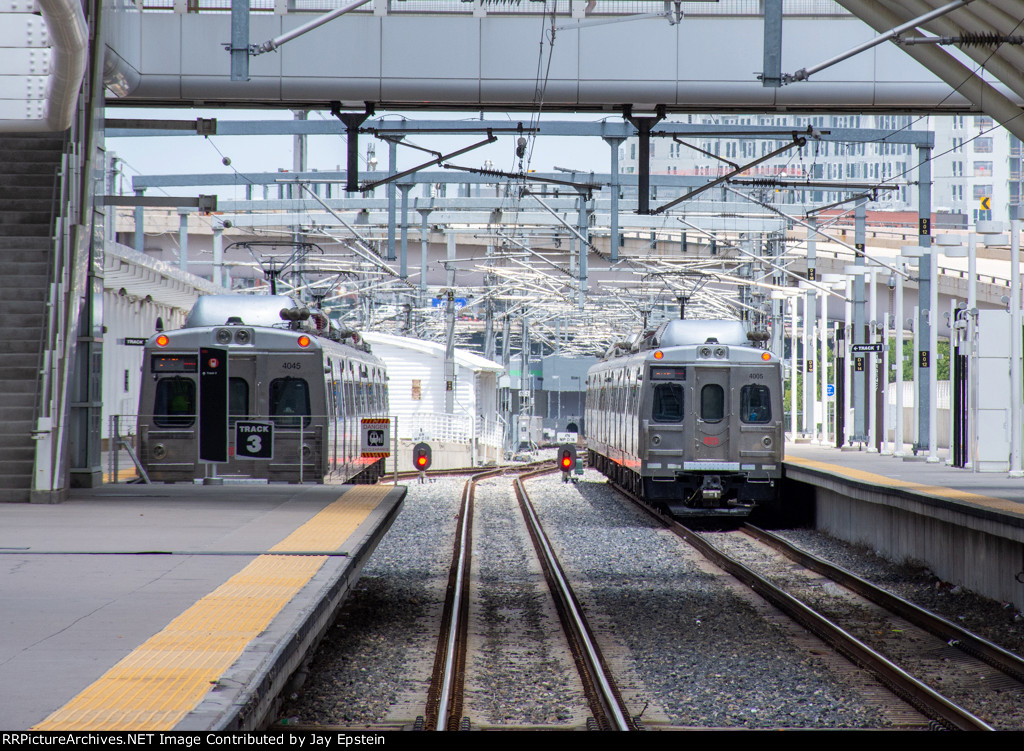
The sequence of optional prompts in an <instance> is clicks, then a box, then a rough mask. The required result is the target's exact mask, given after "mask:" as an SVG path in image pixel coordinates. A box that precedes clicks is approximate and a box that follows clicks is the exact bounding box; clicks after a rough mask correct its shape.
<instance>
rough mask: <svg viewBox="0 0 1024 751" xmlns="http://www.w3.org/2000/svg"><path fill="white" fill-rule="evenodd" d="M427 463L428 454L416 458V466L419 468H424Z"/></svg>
mask: <svg viewBox="0 0 1024 751" xmlns="http://www.w3.org/2000/svg"><path fill="white" fill-rule="evenodd" d="M426 463H427V455H426V454H420V455H419V456H417V457H416V465H417V466H420V467H422V466H424V465H425V464H426Z"/></svg>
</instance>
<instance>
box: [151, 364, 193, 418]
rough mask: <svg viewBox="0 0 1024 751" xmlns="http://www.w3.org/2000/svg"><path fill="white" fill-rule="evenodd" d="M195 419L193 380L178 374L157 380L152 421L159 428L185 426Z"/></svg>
mask: <svg viewBox="0 0 1024 751" xmlns="http://www.w3.org/2000/svg"><path fill="white" fill-rule="evenodd" d="M195 420H196V384H195V381H193V380H191V379H189V378H182V377H180V376H179V377H176V378H161V379H160V380H159V381H157V384H156V398H155V399H154V403H153V423H154V424H155V425H157V426H159V427H161V428H187V427H189V426H191V425H192V423H194V422H195Z"/></svg>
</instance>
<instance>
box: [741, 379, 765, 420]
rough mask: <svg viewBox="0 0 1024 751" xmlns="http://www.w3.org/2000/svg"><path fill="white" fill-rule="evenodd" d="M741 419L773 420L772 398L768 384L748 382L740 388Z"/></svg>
mask: <svg viewBox="0 0 1024 751" xmlns="http://www.w3.org/2000/svg"><path fill="white" fill-rule="evenodd" d="M740 419H741V420H742V421H743V422H753V423H764V422H771V419H772V400H771V392H770V391H769V390H768V387H767V386H761V385H759V384H748V385H746V386H744V387H743V388H741V389H740Z"/></svg>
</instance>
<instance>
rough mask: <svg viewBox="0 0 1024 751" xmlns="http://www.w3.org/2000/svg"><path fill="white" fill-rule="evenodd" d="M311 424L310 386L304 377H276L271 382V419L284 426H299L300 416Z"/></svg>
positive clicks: (304, 421)
mask: <svg viewBox="0 0 1024 751" xmlns="http://www.w3.org/2000/svg"><path fill="white" fill-rule="evenodd" d="M300 415H304V416H306V417H305V419H304V420H303V424H304V425H307V426H308V425H309V423H310V418H309V417H308V415H309V386H308V385H307V384H306V381H305V380H304V379H302V378H292V377H291V376H287V377H285V378H275V379H274V380H273V381H271V382H270V419H271V420H273V422H274V424H275V425H278V426H279V427H282V428H297V427H299V416H300Z"/></svg>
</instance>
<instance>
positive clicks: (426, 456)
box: [412, 443, 432, 472]
mask: <svg viewBox="0 0 1024 751" xmlns="http://www.w3.org/2000/svg"><path fill="white" fill-rule="evenodd" d="M431 461H432V457H431V455H430V444H429V443H417V444H416V445H415V446H413V447H412V466H413V467H414V468H415V469H417V470H419V471H420V472H426V471H427V470H428V469H430V463H431Z"/></svg>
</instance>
